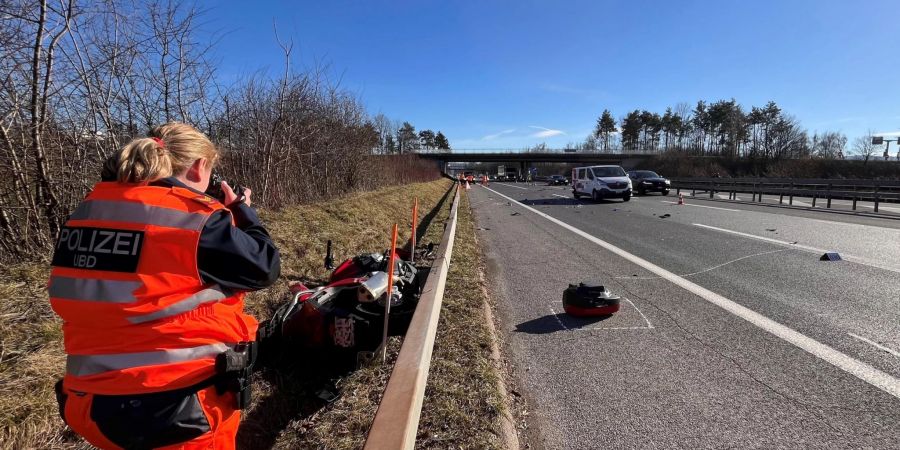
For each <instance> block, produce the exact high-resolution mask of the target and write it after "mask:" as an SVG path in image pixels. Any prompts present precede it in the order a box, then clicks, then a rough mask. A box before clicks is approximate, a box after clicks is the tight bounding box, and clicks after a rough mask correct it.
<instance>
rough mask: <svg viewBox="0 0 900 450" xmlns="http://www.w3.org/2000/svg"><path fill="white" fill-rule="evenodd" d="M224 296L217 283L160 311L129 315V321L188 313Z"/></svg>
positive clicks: (146, 320) (136, 322) (137, 322)
mask: <svg viewBox="0 0 900 450" xmlns="http://www.w3.org/2000/svg"><path fill="white" fill-rule="evenodd" d="M224 298H227V296H226V295H225V293H224V292H222V290H221V288H219V285H215V286H213V287H211V288H208V289H204V290H202V291H200V292H198V293H196V294H194V295H192V296H190V297H187V298H185V299H182V300H179V301H178V302H176V303H173V304H171V305H169V306H167V307H165V308H163V309H160V310H159V311H156V312H153V313H150V314H144V315H142V316H134V317H129V318H128V321H129V322H131V323H134V324H139V323H145V322H150V321H153V320H159V319H165V318H167V317H172V316H177V315H179V314H182V313H186V312H188V311H191V310H193V309H194V308H196V307H198V306H200V305H202V304H204V303H209V302H212V301H219V300H222V299H224Z"/></svg>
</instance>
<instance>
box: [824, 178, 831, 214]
mask: <svg viewBox="0 0 900 450" xmlns="http://www.w3.org/2000/svg"><path fill="white" fill-rule="evenodd" d="M825 195H826V198H827V202H826V203H825V207H826V208H828V209H831V183H828V193H827V194H825Z"/></svg>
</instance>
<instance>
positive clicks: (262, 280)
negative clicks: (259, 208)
mask: <svg viewBox="0 0 900 450" xmlns="http://www.w3.org/2000/svg"><path fill="white" fill-rule="evenodd" d="M230 209H231V213H232V214H233V215H234V219H235V223H236V224H237V226H234V225H232V224H231V215H229V214H228V213H227V212H226V211H221V212H217V213H215V214H213V215H212V216H210V218H209V220H207V222H206V225H205V226H204V227H203V231H202V232H201V233H200V245H199V248H198V249H197V265H198V268H199V270H200V277H201V279H202V280H203V282H204V283H208V284H214V283H215V284H218V285H220V286H222V287H224V288H226V289H231V290H236V291H253V290H257V289H262V288H265V287H268V286H271V285H272V284H274V283H275V281H276V280H277V279H278V276H279V275H280V273H281V257H280V255H279V253H278V249H277V248H275V244H274V243H273V242H272V238H271V237H270V236H269V232H268V231H266V229H265V228H264V227H263V226H262V223H260V220H259V216H257V215H256V211H254V210H253V208H251V207H249V206H247V205H245V204H243V203H241V204H238V205H236V206H232V207H231V208H230Z"/></svg>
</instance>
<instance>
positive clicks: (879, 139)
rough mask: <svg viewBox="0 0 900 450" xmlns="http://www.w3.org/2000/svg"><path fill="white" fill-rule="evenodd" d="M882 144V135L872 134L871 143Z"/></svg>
mask: <svg viewBox="0 0 900 450" xmlns="http://www.w3.org/2000/svg"><path fill="white" fill-rule="evenodd" d="M881 144H884V136H872V145H881Z"/></svg>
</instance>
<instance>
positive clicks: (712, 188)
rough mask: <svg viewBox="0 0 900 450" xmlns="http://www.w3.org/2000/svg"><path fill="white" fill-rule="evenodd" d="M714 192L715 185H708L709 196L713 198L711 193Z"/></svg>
mask: <svg viewBox="0 0 900 450" xmlns="http://www.w3.org/2000/svg"><path fill="white" fill-rule="evenodd" d="M715 193H716V185H714V184H713V185H710V186H709V198H713V195H714V194H715Z"/></svg>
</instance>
